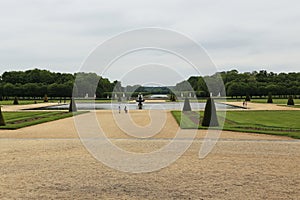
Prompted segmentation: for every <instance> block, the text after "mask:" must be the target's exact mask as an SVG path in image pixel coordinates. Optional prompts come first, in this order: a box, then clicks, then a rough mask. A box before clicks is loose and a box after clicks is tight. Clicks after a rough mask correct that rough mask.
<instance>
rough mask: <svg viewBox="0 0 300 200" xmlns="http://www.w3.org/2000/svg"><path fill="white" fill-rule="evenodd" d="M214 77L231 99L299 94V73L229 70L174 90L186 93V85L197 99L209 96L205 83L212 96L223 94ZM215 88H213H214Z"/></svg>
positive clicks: (193, 80) (193, 78) (181, 85)
mask: <svg viewBox="0 0 300 200" xmlns="http://www.w3.org/2000/svg"><path fill="white" fill-rule="evenodd" d="M216 75H218V76H220V77H222V79H223V82H224V86H225V90H226V95H227V96H231V97H242V96H246V95H247V94H249V95H250V96H259V97H262V96H267V95H268V94H269V93H272V95H273V96H275V95H277V96H279V97H283V96H284V97H287V96H288V95H299V94H300V73H299V72H298V73H280V74H276V73H273V72H269V73H268V72H267V71H265V70H262V71H259V72H257V71H254V72H251V73H250V72H245V73H239V72H238V71H237V70H231V71H227V72H218V73H217V74H215V75H213V76H205V77H200V76H199V77H190V78H189V79H188V80H187V81H183V82H181V83H178V84H177V85H176V90H178V91H187V90H188V86H187V85H188V84H190V86H191V87H192V88H193V90H194V91H195V92H196V95H197V96H198V97H201V96H209V93H210V92H209V91H208V88H207V84H206V83H207V82H208V83H209V82H210V83H209V84H210V86H211V88H210V89H211V90H213V95H217V94H218V93H220V94H223V92H224V91H222V88H217V87H218V84H215V86H214V84H213V83H217V82H218V81H220V79H219V78H215V77H216ZM214 87H215V88H214Z"/></svg>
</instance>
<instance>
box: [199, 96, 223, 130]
mask: <svg viewBox="0 0 300 200" xmlns="http://www.w3.org/2000/svg"><path fill="white" fill-rule="evenodd" d="M202 126H219V121H218V117H217V111H216V106H215V102H214V100H213V99H212V98H208V99H207V102H206V105H205V110H204V116H203V121H202Z"/></svg>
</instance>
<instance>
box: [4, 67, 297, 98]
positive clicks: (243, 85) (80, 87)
mask: <svg viewBox="0 0 300 200" xmlns="http://www.w3.org/2000/svg"><path fill="white" fill-rule="evenodd" d="M75 78H76V84H75V87H74V88H73V86H74V82H75ZM222 81H223V82H224V86H225V91H224V90H223V89H224V88H222V87H220V85H222ZM207 83H208V84H207ZM207 85H209V86H210V90H212V91H208V86H207ZM193 91H195V94H196V96H197V97H209V96H210V93H212V94H213V95H214V96H217V95H219V94H221V95H222V96H223V95H225V92H226V94H227V96H231V97H236V98H238V97H241V98H243V97H245V95H246V94H249V96H250V97H252V96H259V97H266V96H267V95H268V93H269V92H271V93H272V94H273V96H277V97H279V98H287V97H288V96H289V95H293V96H296V95H300V73H280V74H276V73H273V72H269V73H268V72H267V71H264V70H263V71H259V72H256V71H254V72H251V73H250V72H245V73H239V72H238V71H237V70H231V71H227V72H219V73H216V74H214V75H212V76H204V77H200V76H199V77H197V76H192V77H190V78H189V79H188V80H186V81H183V82H180V83H178V84H176V86H170V87H144V86H141V85H134V86H126V87H122V85H121V82H119V81H113V82H110V81H109V80H108V79H107V78H103V77H101V76H99V75H97V74H95V73H82V72H80V73H76V74H68V73H55V72H50V71H47V70H39V69H33V70H27V71H10V72H4V73H3V74H2V76H1V77H0V100H2V99H7V98H8V97H14V96H17V97H20V98H21V99H23V98H34V99H35V98H38V99H43V97H44V96H45V95H46V94H47V95H48V97H49V98H50V99H51V98H53V97H54V98H65V97H68V98H69V97H71V96H72V93H73V92H74V94H75V96H77V97H85V96H87V95H88V97H94V96H95V95H96V97H97V98H102V99H103V98H107V97H109V98H115V95H113V94H112V93H113V92H114V93H116V94H118V93H125V95H126V97H128V95H129V94H130V96H133V97H136V96H137V95H138V94H139V93H142V94H143V95H147V94H171V93H172V92H173V93H174V94H175V95H176V96H177V97H178V96H189V95H190V94H191V93H192V92H193ZM120 95H123V94H119V96H120Z"/></svg>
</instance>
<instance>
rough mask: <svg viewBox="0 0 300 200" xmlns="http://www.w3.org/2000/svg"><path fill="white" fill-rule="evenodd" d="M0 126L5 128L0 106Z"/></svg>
mask: <svg viewBox="0 0 300 200" xmlns="http://www.w3.org/2000/svg"><path fill="white" fill-rule="evenodd" d="M0 126H5V120H4V117H3V114H2V111H1V106H0Z"/></svg>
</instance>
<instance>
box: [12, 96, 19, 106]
mask: <svg viewBox="0 0 300 200" xmlns="http://www.w3.org/2000/svg"><path fill="white" fill-rule="evenodd" d="M13 104H14V105H19V100H18V97H15V99H14V102H13Z"/></svg>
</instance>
